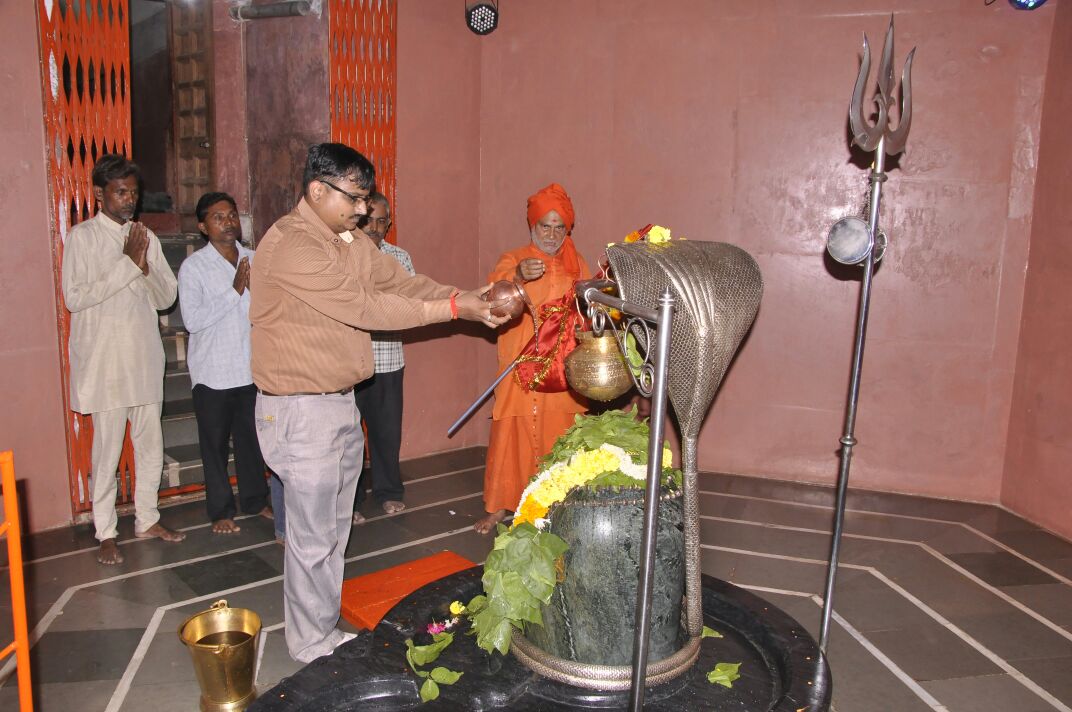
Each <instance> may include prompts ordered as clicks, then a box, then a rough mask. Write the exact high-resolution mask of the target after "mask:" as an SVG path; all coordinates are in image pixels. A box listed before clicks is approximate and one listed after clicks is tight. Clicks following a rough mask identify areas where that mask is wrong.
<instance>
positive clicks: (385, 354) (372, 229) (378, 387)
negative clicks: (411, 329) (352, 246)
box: [353, 193, 416, 524]
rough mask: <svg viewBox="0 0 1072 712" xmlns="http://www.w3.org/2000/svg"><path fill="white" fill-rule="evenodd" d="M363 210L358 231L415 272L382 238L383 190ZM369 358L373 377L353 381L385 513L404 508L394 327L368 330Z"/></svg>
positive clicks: (399, 364)
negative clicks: (384, 329) (366, 430)
mask: <svg viewBox="0 0 1072 712" xmlns="http://www.w3.org/2000/svg"><path fill="white" fill-rule="evenodd" d="M368 210H369V212H368V215H367V216H366V217H365V219H364V221H363V222H362V224H361V230H362V231H363V232H364V233H365V234H366V235H368V236H369V238H371V239H372V241H373V242H375V243H376V246H377V247H379V248H380V252H382V253H384V254H385V255H390V256H391V257H394V258H395V259H396V260H398V263H399V264H400V265H402V268H403V269H404V270H406V271H407V272H409V273H410V274H416V272H414V270H413V260H411V259H410V256H409V253H408V252H406V251H405V250H403V249H402V248H401V247H399V246H398V245H392V244H391V243H390V242H388V241H387V240H386V239H385V238H386V237H387V233H388V232H390V230H391V205H390V203H388V202H387V198H386V196H384V195H383V194H382V193H373V194H372V195H370V196H369V199H368ZM372 360H373V361H374V362H375V365H376V372H375V374H374V375H373V376H372V378H370V379H368V380H367V381H364V382H362V383H359V384H357V386H356V387H355V388H354V397H355V398H356V399H357V409H358V410H359V411H360V412H361V415H362V417H363V418H364V419H365V427H366V428H367V429H368V444H369V455H370V458H369V459H370V464H371V469H372V472H371V479H372V483H371V484H372V498H373V499H374V500H376V503H377V504H379V505H380V506H381V507H383V511H384V512H386V513H387V514H397V513H398V512H401V511H402V510H403V509H405V508H406V505H405V503H403V502H402V494H403V492H404V491H405V488H404V487H403V486H402V472H401V470H400V469H399V464H398V453H399V450H400V449H401V447H402V374H403V372H404V371H405V366H406V362H405V360H403V358H402V337H401V336H399V334H398V332H389V331H388V332H373V334H372ZM367 470H368V468H366V472H367ZM368 485H369V483H368V482H367V481H366V480H365V478H364V473H362V478H361V480H360V481H359V482H358V486H357V500H356V503H355V510H354V518H353V522H354V524H363V523H364V522H365V517H364V515H363V514H361V512H359V511H357V509H359V508H360V507H361V504H362V503H363V502H364V500H365V489H366V487H367V486H368Z"/></svg>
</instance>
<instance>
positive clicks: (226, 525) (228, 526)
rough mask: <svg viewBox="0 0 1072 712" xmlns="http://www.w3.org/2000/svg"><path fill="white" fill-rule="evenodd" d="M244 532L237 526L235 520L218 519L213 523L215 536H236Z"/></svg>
mask: <svg viewBox="0 0 1072 712" xmlns="http://www.w3.org/2000/svg"><path fill="white" fill-rule="evenodd" d="M240 531H242V527H240V526H238V525H237V524H235V520H233V519H217V520H216V521H214V522H212V533H213V534H235V533H237V532H240Z"/></svg>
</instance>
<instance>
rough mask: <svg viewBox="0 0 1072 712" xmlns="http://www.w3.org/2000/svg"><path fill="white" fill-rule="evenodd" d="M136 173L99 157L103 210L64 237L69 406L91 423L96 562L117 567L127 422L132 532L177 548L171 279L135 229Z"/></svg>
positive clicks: (153, 244) (149, 236) (151, 239)
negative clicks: (119, 472) (166, 424)
mask: <svg viewBox="0 0 1072 712" xmlns="http://www.w3.org/2000/svg"><path fill="white" fill-rule="evenodd" d="M138 182H139V175H138V167H137V166H136V165H135V164H134V163H131V162H130V161H128V160H127V159H126V158H124V157H123V156H117V155H106V156H102V157H101V159H100V160H99V161H98V162H97V164H96V166H94V168H93V186H94V188H93V190H94V195H95V196H96V198H97V201H98V203H99V204H100V212H99V213H98V214H97V215H96V216H95V217H93V218H91V219H89V220H86V221H85V222H82V223H79V224H78V225H76V226H75V227H74V228H72V229H71V231H70V233H69V234H68V235H67V239H66V242H65V244H64V252H63V298H64V301H65V303H66V305H67V309H68V310H70V312H71V338H70V360H71V408H72V409H73V410H75V411H77V412H79V413H82V414H85V415H91V416H93V456H92V459H93V463H92V466H93V472H92V475H93V477H92V479H93V524H94V526H95V528H96V536H97V539H99V540H100V542H101V548H100V552H99V553H98V556H97V559H98V561H100V562H101V563H104V564H117V563H119V562H121V561H122V560H123V556H122V554H120V553H119V550H118V548H117V546H116V535H117V530H116V525H117V519H116V512H115V496H116V478H115V472H116V468H117V466H118V464H119V456H120V453H121V451H122V447H123V436H124V434H125V432H126V424H127V421H130V434H131V440H132V442H133V444H134V467H135V475H136V484H135V489H134V512H135V514H134V517H135V519H134V533H135V535H136V536H138V537H160V538H162V539H165V540H167V541H180V540H181V539H182V538H184V537H185V535H183V534H180V533H177V532H173V531H171V530H170V529H167V528H166V527H164V526H163V525H162V524H160V521H159V520H160V513H159V511H158V510H157V489H158V488H159V486H160V475H161V471H162V469H163V460H164V446H163V437H162V434H161V429H160V405H161V402H162V401H163V399H164V348H163V345H162V344H161V343H160V329H159V318H158V315H157V310H158V309H166V308H167V307H169V306H171V305H172V304H173V303H174V302H175V295H176V282H175V275H174V273H172V271H171V267H170V266H168V263H167V261H166V260H165V259H164V253H163V251H162V250H161V249H160V241H159V240H158V239H157V237H156V235H154V234H153V233H152V231H150V230H148V229H147V228H146V227H145V226H144V225H142V224H141V223H137V222H133V221H132V220H131V218H132V217H133V215H134V209H135V207H136V206H137V202H138Z"/></svg>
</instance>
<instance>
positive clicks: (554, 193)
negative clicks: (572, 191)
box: [528, 183, 573, 232]
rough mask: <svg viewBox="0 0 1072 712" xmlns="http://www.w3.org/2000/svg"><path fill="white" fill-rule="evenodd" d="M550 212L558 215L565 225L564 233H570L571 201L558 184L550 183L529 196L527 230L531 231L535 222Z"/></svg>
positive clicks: (571, 227)
mask: <svg viewBox="0 0 1072 712" xmlns="http://www.w3.org/2000/svg"><path fill="white" fill-rule="evenodd" d="M552 210H554V211H555V212H556V213H558V215H559V217H561V218H562V221H563V222H564V223H566V231H567V232H571V231H572V230H573V201H571V200H570V197H569V195H568V194H567V193H566V190H565V189H564V188H563V187H562V186H560V185H559V184H558V183H552V184H550V185H549V186H547V187H546V188H543V189H542V190H539V191H537V192H536V193H535V194H534V195H531V196H529V213H528V218H529V228H530V229H531V228H532V226H533V225H535V224H536V221H537V220H539V219H540V218H542V217H543V216H544V215H546V214H547V213H549V212H550V211H552Z"/></svg>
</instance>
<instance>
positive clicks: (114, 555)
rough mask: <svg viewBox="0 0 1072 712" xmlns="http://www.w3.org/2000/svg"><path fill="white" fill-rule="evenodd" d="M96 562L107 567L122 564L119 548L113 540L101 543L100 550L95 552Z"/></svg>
mask: <svg viewBox="0 0 1072 712" xmlns="http://www.w3.org/2000/svg"><path fill="white" fill-rule="evenodd" d="M97 561H98V562H99V563H102V564H105V565H107V566H115V565H116V564H121V563H123V555H122V554H120V553H119V546H118V545H117V544H116V543H115V539H114V538H113V539H104V540H102V541H101V543H100V549H99V550H98V551H97Z"/></svg>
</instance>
